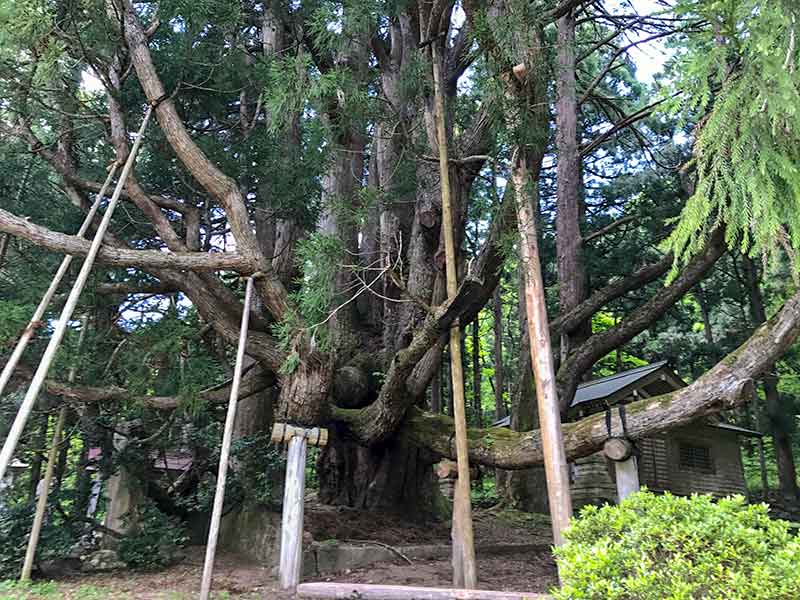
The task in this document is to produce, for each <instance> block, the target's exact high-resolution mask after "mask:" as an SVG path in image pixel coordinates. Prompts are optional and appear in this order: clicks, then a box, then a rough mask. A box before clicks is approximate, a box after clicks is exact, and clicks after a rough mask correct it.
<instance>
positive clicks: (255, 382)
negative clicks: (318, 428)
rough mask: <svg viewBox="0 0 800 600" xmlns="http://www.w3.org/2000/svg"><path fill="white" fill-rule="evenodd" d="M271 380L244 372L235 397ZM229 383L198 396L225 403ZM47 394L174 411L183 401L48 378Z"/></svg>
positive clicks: (255, 371) (259, 388)
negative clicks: (128, 403) (132, 403)
mask: <svg viewBox="0 0 800 600" xmlns="http://www.w3.org/2000/svg"><path fill="white" fill-rule="evenodd" d="M274 383H275V381H274V379H273V378H271V377H266V376H264V373H263V372H262V371H260V370H259V369H253V370H252V371H251V372H250V373H248V374H245V376H244V377H243V378H242V382H241V385H240V388H239V400H244V399H245V398H249V397H250V396H252V395H254V394H257V393H259V392H262V391H264V390H265V389H267V388H268V387H270V386H272V385H274ZM230 386H231V382H226V384H225V385H222V386H215V387H213V388H211V389H209V390H206V391H201V392H199V393H198V398H199V399H200V400H202V401H203V402H207V403H209V404H221V403H224V402H227V401H228V399H229V397H230ZM45 389H46V390H47V393H48V394H51V395H53V396H58V397H60V398H63V399H65V400H67V401H72V402H80V403H82V404H101V403H104V402H134V403H139V404H142V405H144V406H147V407H149V408H154V409H156V410H175V409H176V408H178V407H180V406H181V405H182V404H184V403H185V402H186V400H185V399H183V398H181V397H179V396H137V395H135V394H132V393H131V392H130V391H128V390H126V389H124V388H120V387H116V386H111V387H102V388H101V387H91V386H75V385H69V384H65V383H61V382H58V381H50V380H48V381H47V382H46V383H45Z"/></svg>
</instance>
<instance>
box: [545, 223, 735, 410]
mask: <svg viewBox="0 0 800 600" xmlns="http://www.w3.org/2000/svg"><path fill="white" fill-rule="evenodd" d="M724 237H725V235H724V230H723V229H722V228H717V230H716V231H715V232H714V233H713V235H712V236H711V239H709V241H708V244H707V245H706V249H705V252H704V253H702V254H699V255H697V256H695V257H694V258H693V259H692V260H691V261H690V262H689V264H687V265H686V266H685V267H684V268H683V269H682V271H681V273H680V275H678V276H677V277H676V278H675V280H674V281H672V283H670V284H669V285H668V286H666V287H664V288H662V289H660V290H658V291H657V292H656V293H655V294H654V295H653V297H652V298H650V299H649V300H648V301H647V302H645V303H644V304H642V305H641V306H639V307H638V308H637V309H636V310H634V311H633V312H632V313H630V314H629V315H628V316H626V317H625V318H624V319H623V320H622V321H621V322H620V323H619V324H617V325H615V326H614V327H612V328H610V329H607V330H606V331H603V332H602V333H597V334H595V335H593V336H591V337H590V338H589V339H588V340H586V341H585V342H584V343H582V344H581V345H580V346H578V347H577V348H576V349H575V351H574V352H571V353H570V355H569V357H568V358H567V360H566V361H564V362H563V363H562V364H561V366H560V367H559V369H558V374H557V376H556V380H557V384H558V395H559V401H560V402H561V409H562V411H566V410H567V408H568V407H569V404H570V402H571V400H572V397H573V396H574V395H575V390H576V388H577V387H578V382H579V381H580V378H581V377H582V376H583V374H584V373H587V372H588V371H589V369H591V368H592V366H593V365H594V364H595V363H596V362H597V361H598V360H600V359H601V358H602V357H603V356H605V355H606V354H608V353H609V352H611V351H612V350H614V349H615V348H619V347H621V346H622V345H623V344H626V343H627V342H629V341H630V340H632V339H633V338H634V337H636V336H637V335H639V334H640V333H641V332H643V331H644V330H645V329H647V328H648V327H649V326H650V325H652V324H653V323H655V322H656V321H657V320H658V319H660V318H661V316H662V315H664V313H666V312H667V310H669V308H670V307H671V306H672V305H674V304H675V303H676V302H677V301H678V300H680V299H681V298H682V297H683V295H684V294H686V292H688V291H689V290H690V289H691V288H693V287H694V286H695V285H696V284H697V283H698V282H699V281H702V279H703V278H704V277H705V276H706V275H707V274H708V272H709V271H710V270H711V267H713V266H714V264H715V263H716V262H717V260H719V258H720V257H721V256H722V255H723V254H724V253H725V249H726V245H725V239H724Z"/></svg>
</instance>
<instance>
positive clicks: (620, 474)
mask: <svg viewBox="0 0 800 600" xmlns="http://www.w3.org/2000/svg"><path fill="white" fill-rule="evenodd" d="M614 469H615V470H616V476H617V496H618V497H619V501H620V502H622V501H623V500H625V498H627V497H628V496H630V495H631V494H635V493H636V492H638V491H639V466H638V464H637V462H636V457H635V456H631V457H630V458H627V459H626V460H622V461H619V462H615V463H614Z"/></svg>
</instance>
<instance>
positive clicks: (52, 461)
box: [19, 316, 87, 581]
mask: <svg viewBox="0 0 800 600" xmlns="http://www.w3.org/2000/svg"><path fill="white" fill-rule="evenodd" d="M86 325H87V319H86V317H85V316H84V317H83V319H81V332H80V334H79V335H78V352H80V351H81V347H82V346H83V340H84V339H85V338H86ZM77 372H78V366H77V361H74V362H73V364H72V366H71V367H70V369H69V374H68V375H67V381H68V382H69V383H70V384H72V383H75V375H76V374H77ZM66 419H67V405H66V404H64V405H62V406H61V408H60V409H59V411H58V418H57V420H56V426H55V429H53V442H52V444H51V445H50V452H49V453H48V455H47V467H46V468H45V472H44V480H43V481H42V490H41V492H39V498H38V500H37V501H36V514H35V515H34V517H33V526H32V527H31V533H30V536H29V537H28V547H27V549H26V550H25V562H24V563H23V565H22V574H21V575H20V578H19V579H20V581H30V578H31V571H32V570H33V560H34V558H35V557H36V547H37V546H38V545H39V535H40V534H41V532H42V524H43V523H44V511H45V509H46V508H47V497H48V496H49V495H50V483H51V482H52V480H53V471H54V469H55V465H56V457H57V456H58V447H59V446H60V445H61V432H62V431H63V430H64V421H66Z"/></svg>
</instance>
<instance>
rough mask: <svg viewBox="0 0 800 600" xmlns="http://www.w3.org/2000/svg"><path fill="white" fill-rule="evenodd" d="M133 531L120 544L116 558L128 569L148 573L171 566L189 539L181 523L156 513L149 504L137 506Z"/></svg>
mask: <svg viewBox="0 0 800 600" xmlns="http://www.w3.org/2000/svg"><path fill="white" fill-rule="evenodd" d="M135 523H136V527H135V528H134V530H133V531H132V532H131V533H130V534H128V535H126V536H125V537H124V538H122V539H121V540H120V543H119V558H120V560H122V561H123V562H124V563H125V564H127V565H128V566H129V567H133V568H137V569H151V568H156V567H163V566H167V565H170V564H173V563H174V562H175V561H176V559H177V558H178V554H179V551H180V550H179V549H180V548H181V547H182V546H183V545H184V544H186V542H187V541H188V539H189V538H188V536H187V535H186V530H185V528H184V527H183V524H182V523H181V521H180V519H178V518H176V517H170V516H169V515H165V514H164V513H163V512H161V511H160V510H158V508H157V507H156V505H155V504H154V503H153V502H152V501H151V500H146V501H145V502H144V503H143V504H141V505H140V506H139V509H138V519H137V520H136V521H135Z"/></svg>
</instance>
